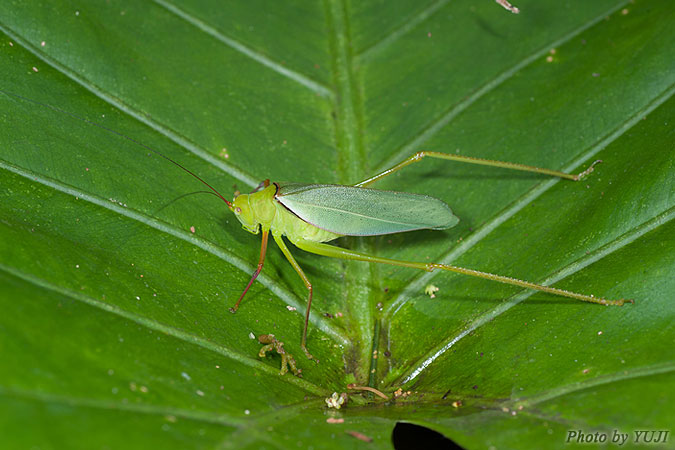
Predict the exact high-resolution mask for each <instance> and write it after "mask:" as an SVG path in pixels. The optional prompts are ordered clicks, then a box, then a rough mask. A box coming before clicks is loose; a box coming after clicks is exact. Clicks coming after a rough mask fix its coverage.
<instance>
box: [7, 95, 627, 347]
mask: <svg viewBox="0 0 675 450" xmlns="http://www.w3.org/2000/svg"><path fill="white" fill-rule="evenodd" d="M0 92H3V93H5V94H7V95H10V96H14V97H16V98H20V99H22V100H25V101H30V102H32V103H35V104H38V105H41V106H45V107H48V108H50V109H52V110H54V111H57V112H60V113H64V114H66V115H68V116H70V117H73V118H75V119H78V120H81V121H84V122H86V123H89V124H91V125H94V126H96V127H99V128H102V129H104V130H106V131H108V132H111V133H114V134H116V135H118V136H120V137H122V138H125V139H127V140H129V141H131V142H133V143H135V144H137V145H140V146H142V147H143V148H145V149H147V150H149V151H151V152H153V153H155V154H156V155H158V156H160V157H162V158H164V159H166V160H168V161H169V162H171V163H172V164H174V165H176V166H177V167H179V168H180V169H182V170H183V171H185V172H187V173H188V174H190V175H191V176H193V177H194V178H196V179H197V180H199V181H200V182H201V183H203V184H204V185H205V186H206V187H208V188H209V189H210V190H211V191H212V192H213V193H214V194H215V195H217V196H218V197H219V198H220V199H221V200H222V201H223V202H225V204H226V205H227V207H228V208H229V209H230V210H231V211H232V212H233V213H234V215H235V217H236V218H237V219H238V220H239V222H241V224H242V226H243V228H244V229H245V230H246V231H248V232H250V233H253V234H259V233H260V234H262V244H261V247H260V258H259V260H258V266H257V269H256V270H255V272H254V273H253V275H252V277H251V279H250V281H249V282H248V284H247V285H246V287H245V289H244V291H243V292H242V294H241V295H240V297H239V299H238V300H237V302H236V303H235V304H234V306H233V307H232V308H230V311H231V312H233V313H234V312H236V311H237V309H238V308H239V306H240V304H241V301H242V299H243V298H244V296H245V295H246V293H247V292H248V290H249V289H250V287H251V285H252V284H253V282H254V281H255V279H256V278H257V276H258V275H259V274H260V272H261V270H262V268H263V264H264V261H265V255H266V253H267V244H268V239H269V235H270V234H271V235H272V239H274V241H275V242H276V243H277V245H278V246H279V248H280V249H281V251H282V253H283V254H284V255H285V257H286V258H287V259H288V261H289V262H290V264H291V265H292V266H293V268H294V269H295V271H296V272H297V273H298V275H299V276H300V278H301V279H302V281H303V283H304V284H305V287H306V288H307V293H308V295H307V308H306V312H305V320H304V327H303V331H302V339H301V347H302V349H303V351H304V352H305V354H306V356H307V357H308V358H310V359H313V357H312V355H311V354H310V353H309V351H308V349H307V329H308V325H309V313H310V311H311V307H312V296H313V288H312V284H311V282H310V280H309V278H308V277H307V276H306V275H305V273H304V272H303V270H302V268H301V267H300V265H299V264H298V263H297V262H296V260H295V259H294V258H293V255H292V254H291V252H290V250H289V249H288V247H287V246H286V244H285V242H284V237H285V238H286V239H287V240H289V241H290V242H291V243H293V244H294V245H295V246H296V247H298V248H300V249H302V250H305V251H307V252H310V253H315V254H318V255H323V256H329V257H333V258H341V259H347V260H355V261H365V262H372V263H381V264H390V265H395V266H402V267H409V268H413V269H420V270H425V271H428V272H431V271H434V270H437V269H438V270H445V271H450V272H456V273H461V274H464V275H470V276H473V277H479V278H484V279H487V280H491V281H497V282H500V283H505V284H510V285H515V286H519V287H523V288H527V289H533V290H537V291H543V292H546V293H549V294H554V295H558V296H563V297H569V298H573V299H577V300H581V301H585V302H590V303H597V304H600V305H617V306H621V305H623V304H624V303H625V302H631V303H632V302H633V301H632V300H625V299H621V300H607V299H604V298H600V297H595V296H593V295H586V294H579V293H575V292H570V291H566V290H562V289H557V288H553V287H549V286H543V285H539V284H535V283H532V282H529V281H524V280H519V279H515V278H510V277H507V276H503V275H495V274H492V273H488V272H481V271H478V270H474V269H468V268H463V267H457V266H453V265H449V264H439V263H423V262H414V261H404V260H396V259H390V258H383V257H378V256H373V255H368V254H363V253H359V252H356V251H353V250H349V249H345V248H341V247H335V246H332V245H328V244H326V242H329V241H332V240H334V239H337V238H339V237H342V236H376V235H384V234H391V233H399V232H404V231H414V230H422V229H433V230H442V229H446V228H450V227H453V226H455V225H456V224H457V223H458V221H459V219H458V218H457V217H455V216H454V215H453V213H452V211H451V210H450V208H449V207H448V205H447V204H445V203H444V202H443V201H441V200H439V199H436V198H434V197H429V196H425V195H418V194H411V193H406V192H394V191H382V190H377V189H372V188H370V186H371V185H372V184H373V183H375V182H377V181H379V180H381V179H383V178H385V177H386V176H389V175H391V174H393V173H395V172H397V171H400V170H401V169H403V168H404V167H407V166H409V165H411V164H413V163H416V162H419V161H422V160H423V159H424V158H427V157H428V158H435V159H443V160H450V161H456V162H463V163H470V164H480V165H486V166H493V167H500V168H506V169H513V170H519V171H525V172H533V173H537V174H542V175H548V176H554V177H559V178H563V179H567V180H572V181H578V180H581V179H582V178H584V177H586V176H587V175H589V174H590V173H591V172H592V171H593V169H594V166H595V164H597V163H598V162H599V161H595V162H594V163H592V164H591V165H590V166H589V167H588V168H587V169H586V170H584V171H582V172H580V173H578V174H568V173H564V172H560V171H557V170H549V169H543V168H539V167H533V166H527V165H523V164H516V163H510V162H503V161H494V160H488V159H481V158H474V157H469V156H462V155H456V154H449V153H441V152H432V151H420V152H417V153H415V154H414V155H413V156H411V157H409V158H407V159H405V160H403V161H401V162H400V163H398V164H396V165H394V166H392V167H391V168H389V169H387V170H384V171H382V172H381V173H379V174H377V175H375V176H372V177H369V178H367V179H365V180H363V181H361V182H359V183H356V184H354V185H352V186H343V185H332V184H299V183H273V182H270V181H269V180H265V181H263V182H262V183H261V184H260V186H259V187H258V188H257V189H256V190H254V191H253V192H252V193H250V194H240V195H237V196H235V198H234V199H233V200H232V201H230V200H227V199H226V198H225V197H224V196H223V195H221V194H220V193H219V192H218V191H217V190H216V189H215V188H214V187H212V186H211V185H210V184H208V183H207V182H206V181H204V180H203V179H202V178H201V177H199V176H198V175H196V174H195V173H193V172H192V171H190V170H189V169H187V168H185V167H183V166H182V165H181V164H179V163H177V162H176V161H174V160H173V159H171V158H169V157H168V156H166V155H164V154H162V153H160V152H158V151H157V150H154V149H152V148H150V147H148V146H147V145H144V144H142V143H140V142H138V141H136V140H135V139H132V138H130V137H128V136H126V135H124V134H122V133H119V132H117V131H115V130H112V129H110V128H107V127H105V126H103V125H101V124H98V123H96V122H92V121H90V120H87V119H85V118H81V117H79V116H77V115H74V114H72V113H69V112H67V111H63V110H61V109H59V108H56V107H54V106H51V105H46V104H43V103H40V102H37V101H35V100H31V99H27V98H25V97H22V96H19V95H16V94H13V93H10V92H6V91H1V90H0ZM268 344H269V343H268Z"/></svg>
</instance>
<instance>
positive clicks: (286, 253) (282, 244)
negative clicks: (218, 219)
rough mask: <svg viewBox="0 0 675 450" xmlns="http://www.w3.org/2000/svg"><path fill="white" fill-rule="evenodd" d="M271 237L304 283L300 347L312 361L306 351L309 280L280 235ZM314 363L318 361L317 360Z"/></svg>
mask: <svg viewBox="0 0 675 450" xmlns="http://www.w3.org/2000/svg"><path fill="white" fill-rule="evenodd" d="M272 237H273V238H274V241H275V242H276V243H277V245H278V246H279V248H280V249H281V252H282V253H283V254H284V256H286V259H287V260H288V262H289V263H291V266H293V268H294V269H295V271H296V272H297V273H298V275H300V278H302V282H303V283H305V287H306V288H307V291H309V295H308V297H307V311H306V312H305V328H303V330H302V342H301V344H300V347H302V350H303V351H304V352H305V355H307V358H309V359H314V357H313V356H312V355H311V354H310V353H309V350H307V327H308V325H309V312H310V310H311V309H312V291H313V289H312V283H310V282H309V278H307V275H305V272H303V271H302V268H301V267H300V264H298V262H297V261H296V260H295V258H293V255H291V252H290V251H289V250H288V247H286V243H285V242H284V239H283V238H282V237H281V235H277V234H274V233H272ZM316 362H319V361H318V360H317V361H316Z"/></svg>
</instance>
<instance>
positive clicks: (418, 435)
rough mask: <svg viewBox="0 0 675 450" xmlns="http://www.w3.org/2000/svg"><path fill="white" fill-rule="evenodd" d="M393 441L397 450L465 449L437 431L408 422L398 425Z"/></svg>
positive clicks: (395, 428)
mask: <svg viewBox="0 0 675 450" xmlns="http://www.w3.org/2000/svg"><path fill="white" fill-rule="evenodd" d="M391 440H392V443H393V444H394V448H395V449H396V450H407V449H420V448H423V449H427V450H431V449H447V450H453V449H461V448H463V447H461V446H459V445H458V444H457V443H455V442H453V441H451V440H450V439H448V438H447V437H445V436H443V435H442V434H441V433H439V432H437V431H434V430H432V429H430V428H427V427H423V426H421V425H415V424H412V423H407V422H397V423H396V426H395V427H394V431H393V433H392V435H391Z"/></svg>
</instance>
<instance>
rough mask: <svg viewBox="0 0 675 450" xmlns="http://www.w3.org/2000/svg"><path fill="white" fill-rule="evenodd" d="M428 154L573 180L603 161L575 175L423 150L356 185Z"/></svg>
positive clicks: (358, 185) (378, 178)
mask: <svg viewBox="0 0 675 450" xmlns="http://www.w3.org/2000/svg"><path fill="white" fill-rule="evenodd" d="M427 156H428V157H430V158H438V159H447V160H450V161H458V162H464V163H469V164H479V165H483V166H492V167H502V168H505V169H513V170H520V171H524V172H534V173H541V174H543V175H551V176H554V177H560V178H565V179H568V180H572V181H579V180H581V179H582V178H584V177H585V176H586V175H588V174H589V173H591V172H593V166H595V165H596V164H597V163H599V162H601V161H600V160H597V161H595V162H594V163H593V164H591V166H590V167H589V168H588V169H586V170H584V171H583V172H581V173H578V174H576V175H575V174H569V173H565V172H560V171H558V170H550V169H542V168H540V167H534V166H527V165H525V164H518V163H511V162H505V161H495V160H492V159H483V158H474V157H472V156H462V155H453V154H451V153H441V152H429V151H421V152H417V153H415V154H414V155H412V156H411V157H410V158H407V159H404V160H403V161H401V162H400V163H398V164H396V165H395V166H393V167H390V168H389V169H387V170H385V171H383V172H380V173H378V174H377V175H375V176H372V177H370V178H367V179H365V180H363V181H361V182H360V183H357V184H355V185H354V186H357V187H366V186H370V185H371V184H373V183H374V182H376V181H378V180H381V179H382V178H384V177H386V176H387V175H391V174H392V173H394V172H397V171H399V170H401V169H403V168H404V167H406V166H409V165H410V164H413V163H416V162H418V161H421V160H422V159H424V158H425V157H427Z"/></svg>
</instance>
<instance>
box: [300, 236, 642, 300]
mask: <svg viewBox="0 0 675 450" xmlns="http://www.w3.org/2000/svg"><path fill="white" fill-rule="evenodd" d="M291 242H293V244H295V245H296V246H297V247H298V248H300V249H302V250H305V251H307V252H310V253H316V254H317V255H323V256H329V257H331V258H341V259H351V260H355V261H365V262H373V263H380V264H390V265H394V266H403V267H411V268H413V269H420V270H425V271H427V272H431V271H433V270H435V269H441V270H447V271H449V272H455V273H461V274H464V275H470V276H472V277H478V278H484V279H487V280H491V281H497V282H499V283H505V284H511V285H514V286H520V287H524V288H528V289H534V290H537V291H542V292H547V293H549V294H554V295H560V296H562V297H569V298H574V299H577V300H581V301H584V302H589V303H597V304H600V305H616V306H621V305H623V304H624V303H625V302H630V303H633V300H624V299H621V300H607V299H604V298H600V297H595V296H592V295H585V294H577V293H576V292H570V291H566V290H563V289H557V288H552V287H549V286H543V285H540V284H536V283H532V282H529V281H524V280H518V279H516V278H510V277H505V276H503V275H495V274H492V273H488V272H480V271H478V270H473V269H466V268H464V267H457V266H452V265H449V264H438V263H420V262H413V261H401V260H397V259H389V258H382V257H379V256H372V255H366V254H364V253H359V252H355V251H352V250H348V249H345V248H341V247H335V246H333V245H328V244H323V243H320V242H313V241H307V240H295V241H291Z"/></svg>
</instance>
